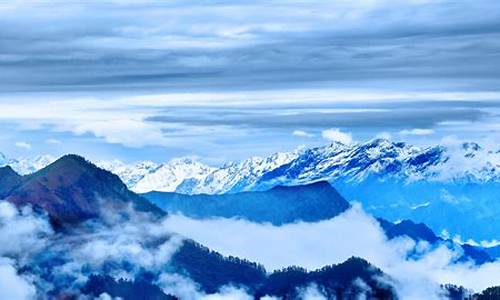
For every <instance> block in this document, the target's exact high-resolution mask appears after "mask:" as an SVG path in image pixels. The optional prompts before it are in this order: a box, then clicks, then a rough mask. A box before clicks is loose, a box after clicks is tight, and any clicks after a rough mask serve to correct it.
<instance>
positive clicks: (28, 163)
mask: <svg viewBox="0 0 500 300" xmlns="http://www.w3.org/2000/svg"><path fill="white" fill-rule="evenodd" d="M55 160H56V158H55V157H53V156H52V155H38V156H35V157H33V158H26V157H24V158H23V157H21V158H8V157H7V156H6V155H5V154H3V153H0V166H10V167H11V168H12V169H13V170H14V171H16V173H18V174H21V175H27V174H31V173H34V172H36V171H38V170H40V169H42V168H44V167H46V166H48V165H49V164H51V163H53V162H54V161H55Z"/></svg>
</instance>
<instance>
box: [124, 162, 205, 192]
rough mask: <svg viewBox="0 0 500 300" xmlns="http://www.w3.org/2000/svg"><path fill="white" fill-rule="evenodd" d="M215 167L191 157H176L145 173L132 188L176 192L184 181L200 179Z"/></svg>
mask: <svg viewBox="0 0 500 300" xmlns="http://www.w3.org/2000/svg"><path fill="white" fill-rule="evenodd" d="M214 170H215V169H214V168H212V167H209V166H207V165H205V164H202V163H200V162H198V161H196V160H193V159H190V158H176V159H172V160H171V161H169V162H168V163H165V164H162V165H160V166H159V167H158V168H156V169H155V170H154V171H152V172H149V173H148V174H145V175H144V176H143V177H142V178H141V179H140V180H139V181H138V182H137V183H136V184H135V185H133V186H131V188H132V190H133V191H135V192H138V193H145V192H149V191H162V192H174V191H176V189H177V187H179V186H180V185H181V184H182V183H183V182H186V181H199V180H201V179H202V178H205V177H207V176H208V175H209V174H210V173H212V172H213V171H214Z"/></svg>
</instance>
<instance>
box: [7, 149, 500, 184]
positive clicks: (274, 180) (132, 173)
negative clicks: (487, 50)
mask: <svg viewBox="0 0 500 300" xmlns="http://www.w3.org/2000/svg"><path fill="white" fill-rule="evenodd" d="M55 160H56V159H55V158H54V157H53V156H50V155H41V156H37V157H35V158H32V159H30V158H19V159H12V158H7V157H6V156H5V155H4V154H1V153H0V166H5V165H9V166H10V167H12V169H13V170H15V171H16V172H17V173H19V174H22V175H26V174H29V173H33V172H35V171H37V170H39V169H41V168H43V167H45V166H46V165H48V164H50V163H52V162H53V161H55ZM95 164H96V165H98V166H99V167H101V168H104V169H106V170H109V171H111V172H112V173H114V174H117V175H118V176H120V178H121V179H122V181H123V182H124V183H125V184H126V185H127V186H128V187H129V189H131V190H133V191H135V192H138V193H145V192H150V191H160V192H180V193H184V194H201V193H205V194H222V193H229V192H240V191H250V190H265V189H268V188H269V187H272V186H276V185H299V184H307V183H311V182H315V181H330V182H332V181H337V180H340V179H342V180H345V181H350V182H363V181H365V180H366V179H368V178H373V177H375V178H379V179H381V180H389V179H391V180H398V181H404V182H406V183H413V182H419V181H423V180H425V181H432V182H457V181H458V182H475V183H484V182H498V181H499V180H500V150H491V149H487V148H484V147H482V146H480V145H478V144H477V143H474V142H467V143H461V144H453V145H448V146H442V145H438V146H433V147H424V148H422V147H416V146H412V145H408V144H406V143H404V142H392V141H390V140H387V139H375V140H371V141H368V142H365V143H359V144H349V145H346V144H342V143H340V142H334V143H332V144H330V145H327V146H322V147H316V148H311V149H302V150H297V151H294V152H283V153H274V154H272V155H270V156H268V157H265V158H261V157H251V158H248V159H246V160H243V161H240V162H228V163H226V164H224V165H222V166H221V167H212V166H208V165H206V164H203V163H201V162H199V161H197V160H196V159H192V158H175V159H172V160H170V161H168V162H165V163H155V162H152V161H141V162H138V163H135V164H126V163H123V162H121V161H119V160H113V161H96V162H95Z"/></svg>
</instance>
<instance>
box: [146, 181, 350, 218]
mask: <svg viewBox="0 0 500 300" xmlns="http://www.w3.org/2000/svg"><path fill="white" fill-rule="evenodd" d="M143 196H144V197H145V198H146V199H148V200H149V201H151V202H152V203H153V204H155V205H157V206H158V207H160V208H161V209H163V210H164V211H166V212H168V213H178V212H180V213H182V214H184V215H186V216H191V217H195V218H210V217H226V218H233V217H240V218H245V219H247V220H249V221H253V222H270V223H273V224H276V225H280V224H284V223H292V222H296V221H310V222H312V221H319V220H325V219H330V218H333V217H335V216H337V215H339V214H340V213H342V212H344V211H345V210H346V209H347V208H349V203H348V202H347V201H346V200H345V199H344V198H343V197H342V196H341V195H340V194H339V193H338V192H337V191H336V190H335V189H334V188H333V187H332V186H331V185H330V184H329V183H328V182H316V183H313V184H309V185H304V186H293V187H282V186H279V187H274V188H272V189H270V190H268V191H262V192H242V193H235V194H223V195H206V194H200V195H183V194H177V193H161V192H150V193H146V194H143Z"/></svg>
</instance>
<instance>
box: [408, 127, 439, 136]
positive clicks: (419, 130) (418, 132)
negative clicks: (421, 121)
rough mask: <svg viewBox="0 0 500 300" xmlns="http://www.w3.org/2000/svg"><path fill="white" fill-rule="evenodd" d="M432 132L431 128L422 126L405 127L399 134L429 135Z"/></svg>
mask: <svg viewBox="0 0 500 300" xmlns="http://www.w3.org/2000/svg"><path fill="white" fill-rule="evenodd" d="M433 133H434V130H432V129H422V128H414V129H411V130H410V129H405V130H401V131H400V132H399V134H401V135H418V136H423V135H431V134H433Z"/></svg>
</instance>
